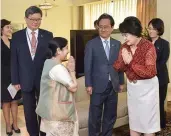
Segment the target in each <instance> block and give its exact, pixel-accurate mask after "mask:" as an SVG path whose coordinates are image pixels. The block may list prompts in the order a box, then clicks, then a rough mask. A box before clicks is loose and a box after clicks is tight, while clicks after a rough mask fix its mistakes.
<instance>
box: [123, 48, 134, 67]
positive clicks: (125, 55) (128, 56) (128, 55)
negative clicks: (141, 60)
mask: <svg viewBox="0 0 171 136" xmlns="http://www.w3.org/2000/svg"><path fill="white" fill-rule="evenodd" d="M122 58H123V61H124V63H125V64H129V63H130V62H131V61H132V54H131V52H129V51H128V50H127V49H126V48H123V49H122Z"/></svg>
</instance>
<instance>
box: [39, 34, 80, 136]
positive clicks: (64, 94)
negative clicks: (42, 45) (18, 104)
mask: <svg viewBox="0 0 171 136" xmlns="http://www.w3.org/2000/svg"><path fill="white" fill-rule="evenodd" d="M67 44H68V41H67V40H66V39H65V38H62V37H55V38H53V39H52V40H51V41H50V42H49V50H50V52H51V53H50V54H51V55H50V56H51V57H50V59H47V60H46V61H45V63H44V68H43V72H42V77H41V85H40V97H39V102H38V106H37V108H36V112H37V114H38V115H39V116H40V117H41V126H40V130H41V131H42V132H45V133H46V135H47V136H77V135H78V122H77V121H78V117H77V111H76V108H75V101H74V93H75V92H76V90H77V82H76V77H75V61H74V58H73V57H70V58H69V60H68V64H67V66H66V67H65V66H64V65H62V61H63V60H66V57H67V54H68V46H67Z"/></svg>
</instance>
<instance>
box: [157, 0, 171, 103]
mask: <svg viewBox="0 0 171 136" xmlns="http://www.w3.org/2000/svg"><path fill="white" fill-rule="evenodd" d="M157 17H159V18H161V19H162V20H163V21H164V24H165V33H164V35H163V38H164V39H166V40H168V41H169V42H170V44H171V0H157ZM170 50H171V46H170ZM168 68H169V76H170V80H171V55H170V58H169V61H168ZM168 100H169V101H171V83H170V84H169V92H168Z"/></svg>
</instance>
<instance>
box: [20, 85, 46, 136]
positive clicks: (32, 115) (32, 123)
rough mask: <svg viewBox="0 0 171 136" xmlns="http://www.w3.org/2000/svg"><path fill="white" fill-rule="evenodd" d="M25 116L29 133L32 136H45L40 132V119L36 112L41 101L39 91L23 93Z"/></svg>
mask: <svg viewBox="0 0 171 136" xmlns="http://www.w3.org/2000/svg"><path fill="white" fill-rule="evenodd" d="M22 96H23V106H24V115H25V121H26V127H27V131H28V133H29V135H30V136H39V133H40V136H45V133H43V132H40V120H41V119H40V117H38V116H37V114H36V112H35V110H36V106H37V102H38V99H39V91H38V90H36V89H35V88H34V89H33V90H32V91H31V92H22Z"/></svg>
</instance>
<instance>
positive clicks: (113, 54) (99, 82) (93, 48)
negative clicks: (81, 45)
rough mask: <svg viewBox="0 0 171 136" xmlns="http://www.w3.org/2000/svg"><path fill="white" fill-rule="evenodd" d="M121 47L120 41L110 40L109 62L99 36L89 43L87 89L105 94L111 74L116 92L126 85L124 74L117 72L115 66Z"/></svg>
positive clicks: (86, 51)
mask: <svg viewBox="0 0 171 136" xmlns="http://www.w3.org/2000/svg"><path fill="white" fill-rule="evenodd" d="M120 46H121V43H120V42H119V41H117V40H114V39H112V38H111V39H110V55H109V60H108V59H107V56H106V53H105V50H104V47H103V44H102V41H101V39H100V37H99V36H98V37H96V38H94V39H92V40H91V41H89V42H88V43H87V45H86V49H85V57H84V70H85V85H86V87H88V86H91V87H93V91H94V92H95V93H103V92H104V91H105V89H106V87H107V84H108V81H109V74H110V76H111V81H112V85H113V88H114V90H115V91H119V85H121V84H124V74H123V73H122V72H120V73H118V72H117V71H115V69H114V68H113V64H114V62H115V60H117V58H118V55H119V49H120Z"/></svg>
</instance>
